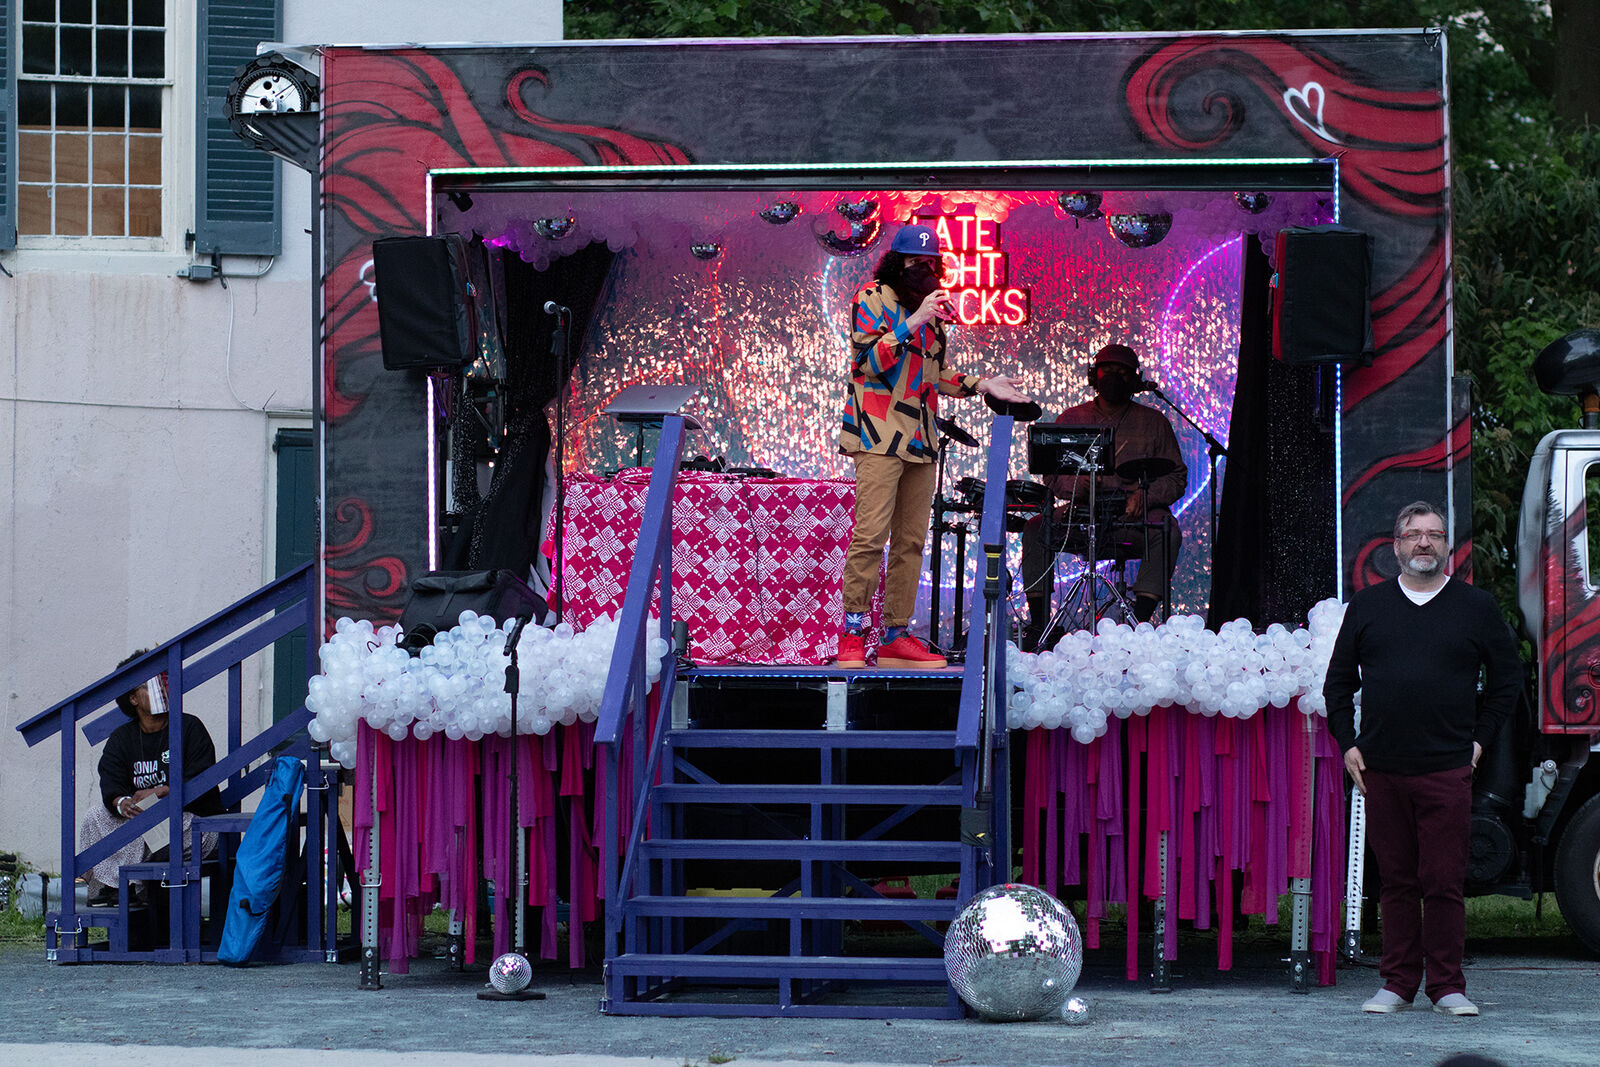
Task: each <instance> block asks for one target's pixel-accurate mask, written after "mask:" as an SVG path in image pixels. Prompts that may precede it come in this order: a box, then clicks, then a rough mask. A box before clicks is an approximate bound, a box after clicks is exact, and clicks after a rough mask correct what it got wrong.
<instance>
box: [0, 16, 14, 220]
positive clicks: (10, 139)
mask: <svg viewBox="0 0 1600 1067" xmlns="http://www.w3.org/2000/svg"><path fill="white" fill-rule="evenodd" d="M16 8H17V5H16V4H14V3H12V2H11V0H0V248H15V247H17V189H16V182H15V177H16V175H15V173H14V170H15V168H14V167H13V166H12V162H11V161H12V160H14V159H16V158H17V124H16V121H15V119H16V103H15V101H16V99H17V72H16V68H15V65H14V64H13V63H12V62H11V57H12V55H13V49H12V43H13V42H14V41H15V40H16V39H17V35H16V32H15V31H14V30H13V29H12V22H13V20H14V19H15V18H16V13H17V12H16Z"/></svg>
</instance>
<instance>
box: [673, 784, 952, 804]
mask: <svg viewBox="0 0 1600 1067" xmlns="http://www.w3.org/2000/svg"><path fill="white" fill-rule="evenodd" d="M650 798H651V799H652V800H659V801H662V802H664V803H668V804H960V803H961V786H959V785H817V784H811V785H807V784H806V783H804V782H801V783H795V784H787V783H760V782H757V783H740V784H729V783H718V784H715V785H700V784H698V783H693V782H672V783H668V784H664V785H658V786H656V787H655V788H654V789H652V790H651V791H650Z"/></svg>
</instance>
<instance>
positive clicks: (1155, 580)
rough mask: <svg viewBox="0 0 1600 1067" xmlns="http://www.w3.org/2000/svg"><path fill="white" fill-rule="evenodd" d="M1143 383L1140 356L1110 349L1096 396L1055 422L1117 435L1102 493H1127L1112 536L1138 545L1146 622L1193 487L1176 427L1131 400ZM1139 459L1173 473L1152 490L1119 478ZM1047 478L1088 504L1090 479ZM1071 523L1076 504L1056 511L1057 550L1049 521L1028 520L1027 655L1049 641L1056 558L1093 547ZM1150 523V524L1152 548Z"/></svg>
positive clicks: (1103, 552) (1174, 553) (1161, 589)
mask: <svg viewBox="0 0 1600 1067" xmlns="http://www.w3.org/2000/svg"><path fill="white" fill-rule="evenodd" d="M1140 381H1141V378H1140V374H1139V355H1138V353H1136V352H1135V351H1134V350H1133V349H1131V348H1129V347H1128V346H1127V345H1119V344H1110V345H1106V346H1105V347H1104V348H1102V349H1100V351H1098V352H1096V353H1095V354H1094V360H1093V361H1092V362H1091V363H1090V364H1089V385H1090V387H1091V388H1092V389H1094V393H1095V396H1094V399H1093V400H1089V401H1085V402H1084V403H1082V404H1076V405H1074V406H1072V407H1070V408H1067V409H1066V410H1065V411H1063V412H1062V413H1061V414H1060V415H1059V416H1058V417H1057V418H1056V424H1057V425H1065V426H1105V427H1109V428H1110V429H1111V430H1112V432H1113V434H1114V440H1115V444H1116V449H1117V451H1116V455H1115V456H1114V457H1112V459H1111V461H1110V465H1109V467H1110V469H1109V470H1107V471H1106V472H1105V473H1104V474H1101V475H1100V482H1099V485H1098V486H1097V487H1096V492H1097V493H1101V492H1111V493H1121V494H1126V500H1125V502H1124V504H1123V507H1122V516H1121V518H1120V519H1119V520H1118V521H1117V522H1115V523H1114V524H1112V526H1111V528H1110V530H1109V531H1108V532H1109V533H1110V535H1111V540H1112V542H1113V543H1115V542H1117V541H1121V542H1123V543H1126V544H1129V545H1132V546H1135V547H1136V548H1137V549H1138V550H1139V552H1140V553H1142V554H1143V559H1141V560H1140V563H1139V574H1138V576H1137V577H1135V578H1134V581H1133V586H1132V588H1133V598H1134V599H1133V614H1134V617H1135V618H1137V619H1138V621H1140V622H1144V621H1146V620H1147V619H1149V618H1150V616H1151V615H1153V614H1155V610H1156V605H1157V604H1159V603H1160V602H1161V600H1162V598H1163V597H1164V596H1165V595H1166V589H1167V583H1168V582H1169V581H1170V580H1171V578H1172V571H1173V568H1174V567H1176V566H1177V563H1178V550H1179V548H1181V547H1182V545H1183V531H1182V530H1181V529H1179V527H1178V520H1177V519H1176V518H1174V517H1173V514H1172V510H1171V509H1172V505H1173V504H1175V503H1177V502H1178V501H1179V500H1182V499H1183V494H1184V492H1185V491H1187V489H1188V488H1189V468H1188V467H1187V466H1185V465H1184V462H1183V452H1182V450H1181V449H1179V447H1178V435H1177V434H1175V433H1173V431H1172V423H1171V422H1169V421H1168V420H1167V417H1166V416H1165V415H1163V414H1161V412H1159V411H1157V410H1156V409H1154V408H1150V407H1146V406H1144V405H1143V404H1140V403H1138V402H1137V401H1135V400H1134V399H1133V393H1134V390H1135V389H1137V388H1138V386H1139V382H1140ZM1133 460H1165V461H1166V463H1165V464H1163V465H1164V466H1168V467H1169V469H1168V471H1167V473H1166V474H1163V475H1161V476H1160V477H1158V478H1153V479H1151V480H1150V485H1149V490H1148V493H1146V492H1145V491H1144V490H1142V489H1141V488H1140V486H1139V482H1138V480H1137V479H1133V478H1124V477H1122V476H1120V475H1118V474H1117V473H1116V468H1118V467H1120V466H1121V465H1123V464H1124V463H1128V462H1130V461H1133ZM1045 481H1046V484H1048V485H1049V487H1050V490H1051V492H1053V493H1054V494H1055V495H1056V497H1058V498H1060V499H1062V500H1067V501H1072V502H1074V503H1076V504H1077V505H1079V506H1081V505H1084V504H1086V503H1087V502H1088V500H1089V479H1088V477H1087V476H1086V475H1081V474H1079V475H1057V476H1055V477H1051V478H1047V479H1045ZM1070 519H1071V513H1070V505H1062V506H1061V507H1058V508H1057V509H1056V511H1055V514H1054V516H1053V518H1052V522H1051V523H1050V524H1049V525H1050V527H1051V528H1052V529H1053V530H1055V531H1056V532H1057V533H1065V534H1067V535H1069V536H1066V537H1057V536H1052V537H1051V538H1050V539H1051V540H1054V541H1056V544H1055V545H1051V544H1049V543H1047V540H1046V529H1045V528H1046V523H1045V518H1044V516H1035V517H1034V518H1031V519H1029V520H1028V521H1027V523H1026V524H1025V525H1024V526H1023V528H1022V587H1023V595H1024V596H1026V597H1027V600H1028V626H1027V629H1026V630H1025V631H1024V632H1023V635H1022V636H1023V642H1022V650H1023V651H1024V652H1032V651H1034V650H1035V649H1036V648H1037V647H1038V646H1039V644H1040V642H1041V641H1043V640H1045V639H1046V637H1047V636H1048V635H1047V634H1046V633H1045V627H1046V626H1047V625H1048V624H1049V621H1050V595H1051V593H1052V592H1053V591H1054V589H1055V559H1054V556H1055V553H1056V552H1057V551H1058V550H1060V549H1061V548H1063V547H1064V548H1066V549H1067V550H1069V551H1072V552H1082V551H1084V550H1085V549H1086V548H1087V544H1086V542H1085V540H1084V538H1083V537H1082V536H1081V535H1079V536H1077V537H1076V539H1074V538H1073V537H1072V536H1070V535H1071V534H1072V532H1073V531H1072V530H1071V528H1070V527H1069V526H1068V523H1069V521H1070ZM1090 521H1093V520H1092V518H1091V520H1090ZM1147 523H1149V524H1151V525H1150V529H1149V538H1148V549H1147V548H1146V544H1147V541H1146V537H1145V533H1146V529H1145V527H1146V524H1147ZM1110 549H1111V545H1110V544H1107V545H1102V546H1100V552H1099V556H1100V558H1101V559H1108V558H1110V555H1111V551H1110ZM1169 610H1170V608H1169Z"/></svg>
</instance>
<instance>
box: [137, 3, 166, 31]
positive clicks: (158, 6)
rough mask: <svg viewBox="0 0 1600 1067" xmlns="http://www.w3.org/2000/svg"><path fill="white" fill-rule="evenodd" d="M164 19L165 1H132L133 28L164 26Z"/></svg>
mask: <svg viewBox="0 0 1600 1067" xmlns="http://www.w3.org/2000/svg"><path fill="white" fill-rule="evenodd" d="M166 17H167V8H166V3H165V0H133V24H134V25H135V26H165V25H166V24H167V23H166Z"/></svg>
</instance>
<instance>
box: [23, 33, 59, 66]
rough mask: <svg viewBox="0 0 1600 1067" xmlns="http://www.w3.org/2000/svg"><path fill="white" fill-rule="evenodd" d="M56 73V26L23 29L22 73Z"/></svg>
mask: <svg viewBox="0 0 1600 1067" xmlns="http://www.w3.org/2000/svg"><path fill="white" fill-rule="evenodd" d="M55 72H56V28H55V27H54V26H24V27H22V73H24V74H54V73H55Z"/></svg>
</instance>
